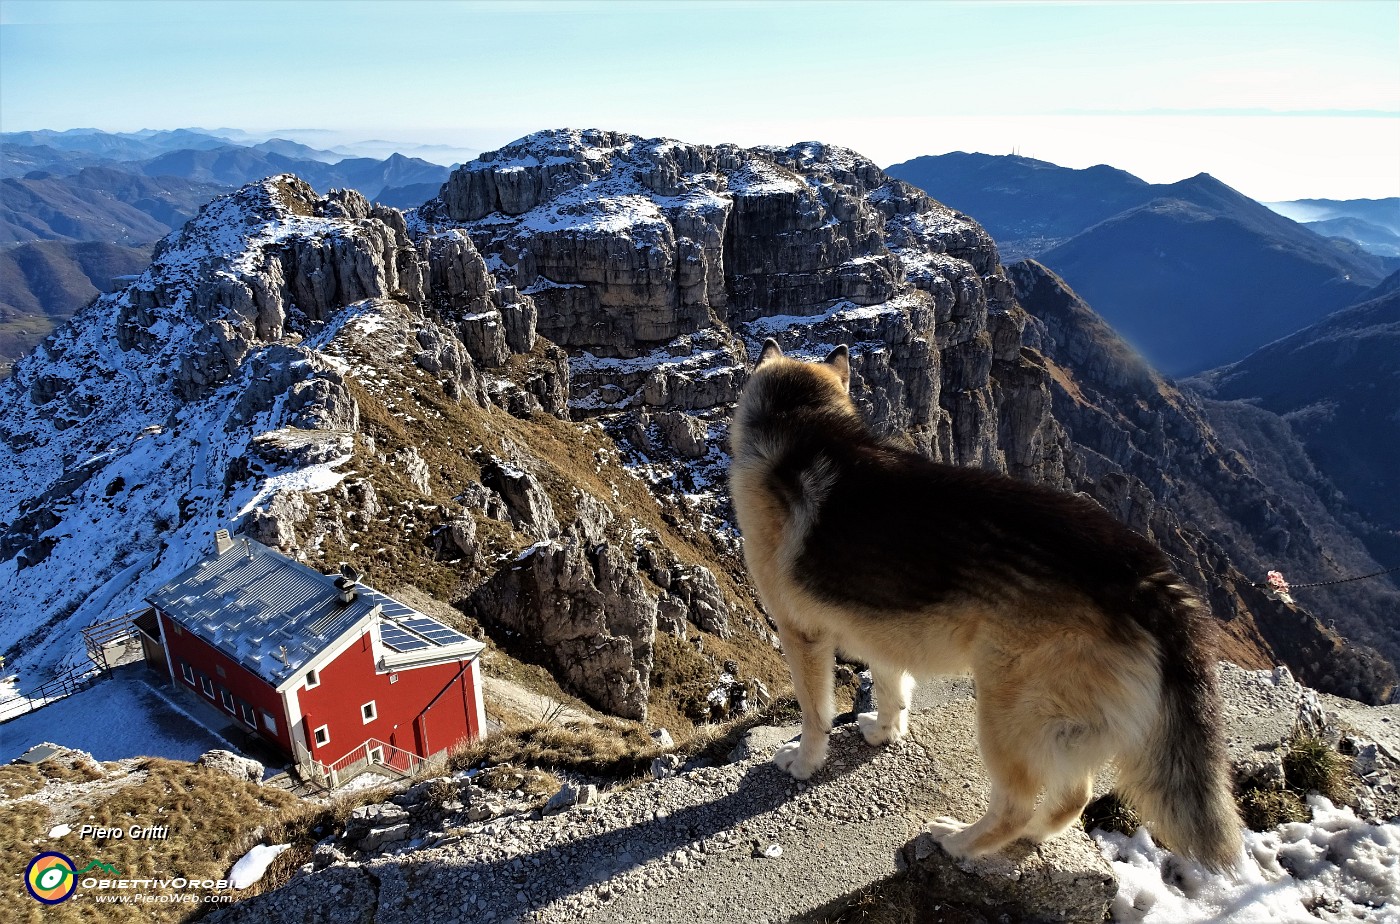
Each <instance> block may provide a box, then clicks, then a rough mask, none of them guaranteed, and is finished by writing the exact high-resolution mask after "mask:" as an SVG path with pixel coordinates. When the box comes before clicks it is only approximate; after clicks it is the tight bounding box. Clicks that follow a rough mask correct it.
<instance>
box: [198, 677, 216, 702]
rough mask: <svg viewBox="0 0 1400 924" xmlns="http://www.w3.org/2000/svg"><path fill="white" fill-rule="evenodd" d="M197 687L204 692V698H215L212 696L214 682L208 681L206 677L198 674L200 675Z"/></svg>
mask: <svg viewBox="0 0 1400 924" xmlns="http://www.w3.org/2000/svg"><path fill="white" fill-rule="evenodd" d="M199 687H200V689H202V690H203V691H204V695H205V696H207V697H209V698H210V699H214V698H215V696H214V681H212V680H210V679H209V678H208V677H206V676H205V675H204V674H200V675H199Z"/></svg>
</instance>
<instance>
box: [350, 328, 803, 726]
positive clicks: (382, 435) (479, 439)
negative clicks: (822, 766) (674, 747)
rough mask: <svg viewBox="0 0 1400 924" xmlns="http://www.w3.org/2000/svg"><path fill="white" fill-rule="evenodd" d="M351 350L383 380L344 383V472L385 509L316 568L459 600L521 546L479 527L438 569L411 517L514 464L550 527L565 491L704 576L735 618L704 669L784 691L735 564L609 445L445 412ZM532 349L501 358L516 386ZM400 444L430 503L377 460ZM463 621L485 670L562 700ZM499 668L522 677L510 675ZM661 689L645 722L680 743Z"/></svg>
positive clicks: (464, 410)
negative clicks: (729, 669)
mask: <svg viewBox="0 0 1400 924" xmlns="http://www.w3.org/2000/svg"><path fill="white" fill-rule="evenodd" d="M359 349H361V351H362V356H361V357H360V358H361V360H362V364H363V368H367V369H372V370H375V373H374V374H375V376H376V377H386V378H387V379H388V380H389V381H388V384H387V385H379V384H369V383H367V382H361V381H356V380H354V379H353V378H352V379H351V380H350V382H349V387H350V389H351V392H352V394H354V396H355V399H356V401H357V402H358V403H359V406H360V427H361V429H362V430H363V431H364V432H365V433H367V434H369V435H370V436H371V437H372V438H373V440H374V443H375V453H373V454H371V453H368V452H366V451H364V448H363V447H357V449H356V457H355V469H356V472H357V475H358V477H367V478H369V479H370V480H371V481H372V482H373V483H374V485H375V487H376V491H377V492H378V495H379V499H380V503H381V505H382V506H383V507H384V508H385V509H384V512H383V513H381V514H380V516H379V517H377V518H375V520H374V522H371V523H368V524H356V528H355V535H354V537H353V541H355V542H358V543H359V548H358V549H355V550H353V551H352V550H350V549H348V548H341V547H339V546H338V545H337V543H335V542H334V541H333V540H327V541H326V542H325V543H324V544H323V549H324V551H325V558H324V560H325V561H327V562H333V561H337V560H346V561H358V562H359V563H361V566H362V570H364V571H365V573H366V576H367V580H368V581H369V582H370V583H371V584H374V585H375V586H377V587H380V588H385V587H393V586H395V585H397V584H402V583H412V584H415V585H417V586H419V587H421V588H423V589H424V590H425V591H428V592H429V593H431V594H432V595H433V596H435V597H436V598H438V599H440V600H444V601H448V602H452V603H459V602H460V601H462V600H464V599H465V598H466V597H467V596H468V595H469V594H470V593H471V591H472V590H474V589H475V588H476V587H477V586H479V585H480V584H481V583H482V582H483V581H485V580H486V579H487V578H489V577H490V575H491V573H493V572H494V570H495V568H496V567H497V566H498V563H499V562H500V561H501V560H502V559H512V558H514V556H515V555H517V554H518V553H519V551H520V550H521V549H523V548H524V547H525V546H527V545H529V544H530V541H531V540H530V539H528V538H527V537H525V536H522V535H520V534H519V533H516V532H514V531H513V530H512V529H511V528H510V527H509V526H508V525H506V524H501V523H497V522H496V521H493V520H489V519H486V518H480V519H478V524H477V541H478V543H479V546H480V553H479V555H478V556H477V560H476V561H475V562H474V563H471V564H468V563H465V562H461V563H458V564H455V565H452V564H448V563H446V562H444V561H440V560H438V556H437V553H436V552H435V550H434V548H433V542H432V538H431V537H432V533H433V530H434V529H435V527H436V525H437V523H436V521H435V519H434V514H432V513H429V512H427V511H424V510H422V505H424V504H437V505H442V506H443V507H444V508H445V509H448V510H450V509H452V508H453V507H454V506H455V505H454V502H453V501H452V498H453V497H454V496H456V495H457V494H458V493H459V492H460V490H461V489H462V487H463V486H464V485H466V484H468V483H470V482H479V481H480V479H481V460H482V459H483V458H484V457H485V456H486V455H495V456H498V457H500V458H504V459H507V460H510V461H513V462H517V463H520V464H524V465H525V466H526V467H528V468H530V469H531V470H532V471H533V472H534V473H535V475H536V476H537V477H538V479H539V481H540V483H541V485H542V486H543V487H544V489H545V491H546V493H547V494H548V495H549V498H550V502H551V503H552V504H553V506H554V509H555V512H556V514H557V515H558V518H559V520H560V521H561V523H567V522H569V520H570V519H571V518H572V517H573V516H574V514H575V508H576V500H575V496H574V492H575V490H582V491H586V492H588V493H590V494H592V495H594V496H595V497H597V498H600V499H602V500H603V501H605V502H606V503H608V504H609V506H611V507H612V509H613V510H614V511H615V513H616V514H617V515H618V517H619V522H625V521H626V520H633V521H635V524H636V525H637V526H638V527H641V528H643V529H645V530H647V531H649V532H650V533H651V534H652V535H654V536H655V537H656V541H657V542H658V543H659V544H660V545H664V546H665V547H666V548H667V549H669V550H670V551H671V552H672V553H673V554H675V555H676V557H677V558H678V559H679V560H680V561H682V562H684V563H687V564H699V565H704V566H706V567H708V568H709V569H710V570H711V571H713V572H714V573H715V575H716V577H717V578H718V580H719V583H720V586H721V589H722V591H723V592H724V595H725V597H726V598H727V600H728V602H729V605H730V607H731V609H732V610H733V611H734V613H735V619H734V620H733V623H734V625H735V627H736V636H735V637H734V638H732V639H730V640H722V639H719V638H716V637H714V636H709V635H706V636H705V646H706V653H707V654H708V655H710V657H711V658H713V659H715V661H716V663H719V662H722V661H723V660H725V659H732V660H735V661H737V662H738V663H739V665H740V670H741V673H742V674H743V676H744V677H746V678H747V677H758V678H759V679H761V680H763V682H764V683H765V684H768V685H769V687H770V689H772V690H773V691H774V692H775V693H776V692H778V690H779V689H780V688H782V687H785V686H786V684H787V671H786V668H785V666H784V665H783V663H782V661H781V659H780V658H779V656H778V654H777V653H776V652H775V651H774V650H773V649H772V646H771V645H769V644H767V642H766V640H764V639H757V638H755V637H754V636H753V635H752V633H751V632H750V631H748V630H747V629H745V628H743V627H742V623H743V622H744V621H745V619H747V620H749V621H759V622H761V617H759V614H758V611H757V604H756V602H755V601H754V599H753V597H752V593H751V591H750V590H749V589H748V587H747V584H746V582H745V581H744V579H743V576H742V564H741V563H740V562H739V560H738V559H737V557H735V556H734V555H733V554H732V553H724V552H721V551H719V550H718V548H717V547H716V546H715V544H714V540H713V538H712V537H711V536H710V535H709V534H708V533H706V532H705V531H704V530H691V529H684V528H680V527H679V526H678V525H677V524H676V521H675V517H674V516H673V515H671V514H667V513H665V512H664V511H663V510H662V506H661V505H660V504H659V503H658V501H657V499H656V497H655V496H653V494H652V492H651V489H650V488H649V487H648V486H647V485H646V483H644V482H643V481H642V480H640V479H638V478H636V477H634V476H633V475H632V474H631V473H629V472H628V471H627V470H626V469H625V468H623V467H622V465H621V463H620V460H619V455H618V453H617V447H616V445H615V444H614V443H613V441H612V439H611V438H610V437H608V435H607V434H606V433H604V432H603V430H602V429H601V428H600V427H597V426H595V425H588V424H580V423H573V422H570V421H564V420H559V419H558V418H555V417H552V416H550V415H547V414H536V415H534V416H533V417H531V418H529V419H519V418H516V417H513V416H511V415H510V414H508V413H506V412H504V411H502V410H500V409H497V408H491V409H483V408H480V407H477V406H476V405H475V404H474V403H472V402H471V401H470V400H466V401H462V402H455V401H452V400H450V399H449V398H447V397H446V396H445V395H444V394H443V393H442V391H441V388H440V387H439V386H438V384H437V383H436V381H434V380H433V379H432V377H431V376H429V375H428V374H427V373H426V372H424V371H423V370H422V369H419V368H417V367H416V366H413V365H411V364H400V365H394V366H388V367H386V366H385V364H384V363H383V362H382V360H381V359H380V358H379V357H375V356H372V355H369V353H368V352H367V348H366V347H364V346H361V347H360V348H359ZM543 349H544V347H543V346H541V347H540V349H539V350H537V353H541V355H534V356H513V357H511V359H510V364H509V366H508V368H507V369H506V370H505V373H506V375H507V376H508V377H512V378H517V379H519V378H523V376H524V371H523V367H525V366H528V365H530V364H532V363H536V362H539V361H541V360H542V351H543ZM381 395H382V396H383V397H381ZM391 404H392V407H391V406H390V405H391ZM409 417H412V418H413V419H412V420H408V419H407V418H409ZM410 446H411V447H414V448H416V449H417V450H418V452H419V453H420V454H421V455H422V457H423V459H424V461H425V462H426V463H427V465H428V468H429V470H430V473H431V478H430V486H431V489H432V494H433V496H432V497H430V498H425V497H423V496H422V495H421V494H419V492H418V491H417V489H416V488H414V487H413V486H412V485H411V484H409V482H408V480H407V479H406V478H405V477H404V475H403V473H402V472H401V471H398V470H396V469H394V468H393V467H392V466H390V465H386V464H385V463H383V462H380V461H379V459H378V458H377V456H378V455H388V454H391V453H393V452H394V451H396V450H398V449H402V448H407V447H410ZM380 549H383V550H384V551H383V552H380V551H379V550H380ZM474 623H475V621H474V620H473V619H472V618H471V616H470V614H464V615H463V616H462V617H461V618H460V619H458V620H455V621H453V624H454V625H455V626H456V627H457V628H459V629H463V630H465V631H469V632H472V633H473V634H475V635H476V636H477V637H478V638H480V639H481V640H482V641H484V642H486V643H487V644H488V645H489V646H490V647H491V648H493V649H498V650H503V651H504V648H509V650H508V651H504V654H505V656H504V657H503V658H500V659H497V663H496V665H494V672H495V673H497V675H498V676H503V677H508V678H509V679H512V680H516V681H517V682H519V683H521V684H522V685H524V686H526V687H528V688H530V689H532V690H536V691H537V692H540V693H542V694H544V695H549V696H553V697H554V698H556V699H564V700H565V701H567V700H568V699H570V698H571V697H567V696H566V695H561V694H563V693H564V691H562V690H560V689H559V688H558V685H557V684H555V683H554V682H553V679H552V678H549V677H548V675H547V672H543V673H544V676H540V674H539V673H537V672H535V671H530V670H528V667H526V666H527V665H530V664H531V662H534V661H537V660H538V658H537V657H536V656H535V655H533V654H532V653H531V652H529V651H526V650H521V649H519V648H518V646H509V645H505V646H503V645H502V644H500V643H505V642H507V641H508V640H507V639H505V638H504V637H503V638H501V639H493V638H492V637H491V627H490V626H489V625H487V626H481V625H479V624H474ZM510 661H515V662H517V663H519V664H521V665H522V668H521V669H520V670H518V671H517V670H516V669H514V668H512V667H511V665H510V664H509V663H508V662H510ZM666 680H667V675H666V674H665V672H664V671H663V676H662V678H661V682H659V683H656V684H654V687H653V694H652V696H651V698H650V701H649V707H650V709H651V723H650V724H651V725H652V726H653V727H656V726H662V727H666V728H668V729H671V730H673V731H681V732H683V733H684V732H686V731H688V730H689V729H691V728H692V727H694V724H695V722H696V721H697V718H698V719H703V713H702V712H701V710H698V709H696V708H687V707H688V706H690V707H693V705H694V704H693V699H694V696H695V693H696V691H695V690H693V689H683V690H674V689H672V688H671V687H670V686H669V685H668V683H667V682H666ZM691 680H692V681H693V678H691ZM687 682H690V681H687Z"/></svg>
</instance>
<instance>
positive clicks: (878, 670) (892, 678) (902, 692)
mask: <svg viewBox="0 0 1400 924" xmlns="http://www.w3.org/2000/svg"><path fill="white" fill-rule="evenodd" d="M870 675H871V679H872V680H874V682H875V711H874V712H863V713H861V714H860V715H858V716H856V723H857V724H858V725H859V726H860V733H861V734H862V735H864V736H865V740H866V741H867V742H869V743H870V744H894V743H895V742H896V741H898V740H899V739H900V738H903V737H904V735H905V733H906V732H908V731H909V700H910V698H911V697H912V696H913V694H914V678H913V677H911V676H910V675H909V674H908V673H906V672H905V671H902V670H899V669H897V668H892V667H882V666H879V665H875V664H872V665H870Z"/></svg>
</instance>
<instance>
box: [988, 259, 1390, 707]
mask: <svg viewBox="0 0 1400 924" xmlns="http://www.w3.org/2000/svg"><path fill="white" fill-rule="evenodd" d="M1007 276H1008V278H1009V279H1010V280H1011V282H1012V284H1013V285H1014V287H1015V290H1016V295H1017V297H1018V299H1019V301H1020V303H1021V304H1022V305H1023V306H1024V307H1025V308H1026V310H1027V311H1028V312H1030V314H1031V315H1032V316H1033V318H1032V321H1031V323H1030V324H1029V325H1028V327H1027V331H1026V340H1027V343H1028V345H1029V346H1030V347H1032V348H1033V349H1035V350H1036V351H1037V352H1038V353H1039V354H1040V356H1041V358H1042V361H1043V362H1044V363H1045V365H1046V368H1047V369H1048V370H1049V371H1050V373H1051V381H1052V386H1051V395H1052V403H1053V413H1054V417H1055V420H1056V421H1057V422H1058V424H1059V426H1060V427H1061V428H1062V430H1063V433H1064V436H1065V438H1066V439H1067V441H1068V445H1067V447H1066V452H1065V454H1064V460H1065V478H1066V481H1067V486H1068V487H1069V488H1071V489H1072V490H1076V491H1083V492H1084V493H1087V494H1089V495H1090V496H1092V497H1094V498H1095V499H1096V500H1098V501H1099V502H1100V503H1102V504H1103V505H1104V506H1105V507H1107V508H1108V509H1109V510H1110V511H1111V512H1112V513H1113V514H1114V515H1115V516H1116V517H1118V518H1119V519H1120V520H1122V521H1123V522H1125V523H1127V524H1129V525H1130V526H1132V527H1133V528H1134V529H1137V530H1138V531H1139V532H1142V533H1144V534H1147V535H1150V536H1151V537H1152V538H1153V539H1154V540H1156V541H1157V543H1158V544H1160V545H1161V547H1162V548H1163V549H1165V550H1166V551H1167V552H1168V553H1170V554H1171V555H1173V556H1175V557H1176V559H1177V565H1178V567H1179V569H1180V570H1181V571H1182V573H1183V574H1184V575H1186V576H1187V577H1188V578H1190V579H1191V580H1192V581H1193V583H1195V584H1196V585H1197V586H1198V587H1199V588H1201V589H1202V590H1203V591H1204V592H1205V593H1206V594H1207V597H1208V599H1209V601H1210V604H1211V609H1212V611H1213V612H1214V614H1215V615H1216V616H1217V618H1219V619H1221V620H1222V621H1223V624H1224V628H1225V633H1224V634H1225V637H1226V640H1227V641H1226V653H1227V655H1228V656H1229V657H1230V658H1231V659H1232V660H1234V661H1235V662H1236V663H1239V664H1242V665H1244V666H1250V665H1257V666H1267V665H1268V664H1269V663H1271V662H1274V661H1282V662H1286V663H1288V664H1290V665H1292V666H1293V667H1294V669H1295V670H1297V671H1299V672H1300V673H1301V674H1302V676H1303V677H1304V679H1306V680H1307V682H1308V683H1310V684H1312V685H1313V686H1316V687H1318V688H1320V689H1323V690H1325V691H1326V692H1335V693H1341V694H1343V695H1347V696H1350V697H1353V698H1360V699H1364V700H1367V701H1371V702H1383V701H1385V700H1386V699H1388V698H1389V695H1390V692H1391V690H1392V689H1393V688H1394V685H1395V675H1394V671H1393V670H1387V669H1386V667H1385V665H1384V664H1383V663H1382V661H1381V659H1380V658H1379V657H1378V656H1376V655H1375V653H1374V652H1372V651H1370V650H1369V649H1364V648H1362V649H1357V648H1355V647H1353V646H1348V645H1346V644H1345V643H1344V639H1343V638H1342V636H1341V635H1340V634H1339V633H1338V632H1337V631H1336V629H1335V628H1333V629H1327V628H1324V627H1323V625H1322V624H1321V622H1320V621H1319V620H1318V619H1317V618H1316V617H1315V616H1314V615H1313V614H1312V613H1311V612H1309V611H1308V610H1307V609H1305V608H1304V607H1302V606H1288V605H1286V604H1283V603H1280V602H1278V601H1276V600H1272V599H1270V598H1269V597H1267V596H1266V595H1265V594H1264V593H1263V592H1262V591H1260V590H1259V589H1258V588H1256V587H1254V586H1252V585H1253V584H1255V583H1258V582H1261V581H1262V580H1263V579H1264V575H1265V574H1266V573H1267V572H1268V571H1270V570H1272V569H1275V568H1278V569H1282V570H1284V571H1285V572H1286V573H1289V574H1295V575H1297V574H1308V575H1318V574H1330V573H1332V572H1334V571H1335V565H1334V564H1333V561H1332V556H1333V555H1345V554H1348V553H1351V552H1352V551H1353V550H1352V548H1351V547H1352V546H1358V545H1359V543H1358V542H1357V540H1356V539H1355V538H1354V537H1349V536H1348V535H1347V532H1346V530H1345V529H1343V528H1341V527H1340V526H1338V525H1337V524H1335V523H1333V522H1331V519H1330V517H1328V516H1326V514H1325V513H1320V512H1319V511H1318V510H1307V511H1306V512H1305V511H1304V510H1303V509H1301V508H1300V506H1299V504H1298V503H1297V502H1295V501H1294V500H1290V499H1289V498H1287V497H1285V496H1283V495H1282V494H1280V491H1279V488H1278V487H1276V486H1275V485H1277V484H1278V482H1277V480H1275V481H1274V484H1269V483H1266V481H1265V480H1264V478H1263V475H1262V473H1263V472H1265V469H1264V468H1261V460H1260V459H1257V458H1255V459H1252V458H1249V457H1247V456H1246V455H1245V454H1244V453H1242V452H1241V451H1239V449H1237V445H1238V443H1237V441H1234V440H1232V439H1230V438H1229V436H1228V435H1222V434H1221V433H1220V432H1218V431H1217V428H1216V426H1215V425H1214V423H1213V422H1212V419H1211V417H1210V415H1208V413H1207V411H1206V410H1205V409H1204V408H1203V407H1202V405H1201V402H1200V401H1199V400H1198V399H1196V398H1195V397H1194V396H1193V395H1191V394H1190V393H1189V392H1183V391H1181V390H1179V389H1177V388H1176V386H1175V385H1173V384H1172V383H1170V382H1169V381H1167V380H1166V379H1164V378H1163V377H1162V376H1161V375H1159V374H1158V373H1156V372H1155V371H1154V370H1153V369H1152V368H1151V367H1149V366H1148V365H1147V363H1146V362H1145V361H1144V360H1143V359H1142V358H1141V356H1139V355H1138V354H1137V353H1136V352H1134V351H1133V350H1132V349H1131V348H1130V347H1129V346H1128V345H1127V344H1126V343H1124V342H1123V340H1122V339H1121V338H1119V336H1118V335H1117V334H1116V333H1114V332H1113V330H1112V329H1111V328H1109V327H1108V325H1107V324H1105V323H1104V322H1103V320H1102V319H1100V318H1099V317H1098V315H1097V314H1095V313H1094V311H1093V310H1092V309H1091V308H1090V307H1089V306H1088V305H1086V304H1085V303H1084V302H1083V301H1082V300H1081V299H1080V298H1079V297H1078V296H1077V295H1075V294H1074V292H1073V291H1072V290H1070V289H1069V287H1068V286H1066V285H1065V283H1064V282H1063V281H1062V280H1061V279H1059V277H1057V276H1056V275H1055V274H1054V273H1052V272H1051V271H1050V270H1048V269H1046V268H1045V267H1044V266H1041V265H1040V264H1039V263H1036V262H1034V261H1032V260H1025V261H1022V262H1020V263H1017V264H1014V265H1013V266H1011V267H1009V268H1008V270H1007ZM1260 448H1261V449H1263V450H1264V455H1271V454H1272V453H1274V452H1277V451H1279V448H1278V447H1274V446H1261V447H1260ZM1248 451H1249V450H1248V449H1246V452H1248ZM1250 454H1251V455H1253V453H1250ZM1268 475H1269V477H1271V478H1273V477H1274V476H1275V473H1272V472H1269V473H1268ZM1354 573H1361V571H1360V570H1358V571H1356V572H1354ZM1327 593H1328V594H1329V597H1327V598H1320V597H1316V596H1314V597H1312V598H1310V599H1314V600H1318V601H1319V602H1322V603H1324V605H1326V604H1331V606H1332V607H1333V608H1336V607H1337V603H1338V601H1339V599H1340V600H1341V601H1345V603H1343V607H1345V608H1348V609H1352V610H1355V609H1358V608H1359V609H1361V610H1363V611H1368V610H1369V609H1370V608H1374V607H1376V606H1382V607H1384V606H1389V605H1391V604H1390V602H1389V599H1388V594H1387V591H1386V590H1385V589H1384V588H1383V587H1374V586H1366V585H1351V586H1340V587H1338V588H1336V589H1334V590H1329V591H1327ZM1333 594H1340V595H1341V596H1340V598H1337V597H1332V596H1330V595H1333ZM1378 595H1379V596H1378ZM1348 631H1349V630H1348ZM1362 640H1363V639H1358V638H1355V637H1353V638H1352V639H1351V642H1352V643H1353V645H1354V644H1355V643H1357V642H1360V641H1362ZM1342 665H1349V667H1343V666H1342Z"/></svg>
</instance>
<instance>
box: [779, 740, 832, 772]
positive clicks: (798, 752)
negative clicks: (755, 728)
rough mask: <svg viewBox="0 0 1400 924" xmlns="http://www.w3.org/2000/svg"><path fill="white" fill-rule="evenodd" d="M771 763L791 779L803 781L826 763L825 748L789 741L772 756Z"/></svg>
mask: <svg viewBox="0 0 1400 924" xmlns="http://www.w3.org/2000/svg"><path fill="white" fill-rule="evenodd" d="M773 763H775V764H777V765H778V767H779V769H782V770H786V771H787V772H788V773H791V774H792V775H793V777H795V778H796V779H799V780H805V779H808V778H810V777H811V775H812V774H813V773H816V772H817V770H818V768H820V767H821V765H822V764H824V763H826V747H825V746H824V745H823V746H821V747H820V748H818V747H816V746H814V745H809V744H807V743H806V742H803V741H789V742H788V743H787V744H785V745H783V746H781V747H780V748H778V750H777V751H776V752H775V753H774V754H773Z"/></svg>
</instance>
